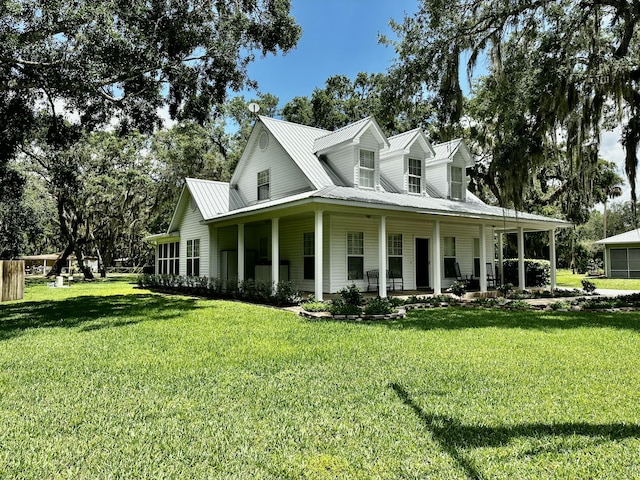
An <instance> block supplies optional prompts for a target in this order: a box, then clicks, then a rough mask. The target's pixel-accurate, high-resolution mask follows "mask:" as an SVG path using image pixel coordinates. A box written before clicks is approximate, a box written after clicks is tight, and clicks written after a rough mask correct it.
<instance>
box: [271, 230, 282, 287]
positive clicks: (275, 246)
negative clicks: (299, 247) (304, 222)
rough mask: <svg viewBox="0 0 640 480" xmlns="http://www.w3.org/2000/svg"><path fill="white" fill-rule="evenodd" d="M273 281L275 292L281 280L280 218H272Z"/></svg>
mask: <svg viewBox="0 0 640 480" xmlns="http://www.w3.org/2000/svg"><path fill="white" fill-rule="evenodd" d="M271 281H272V282H273V292H274V293H276V291H277V289H278V282H279V281H280V219H279V218H273V219H271Z"/></svg>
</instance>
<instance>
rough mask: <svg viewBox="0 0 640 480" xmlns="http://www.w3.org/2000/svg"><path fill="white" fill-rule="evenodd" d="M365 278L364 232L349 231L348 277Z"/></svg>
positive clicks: (354, 278) (352, 278)
mask: <svg viewBox="0 0 640 480" xmlns="http://www.w3.org/2000/svg"><path fill="white" fill-rule="evenodd" d="M363 278H364V233H363V232H347V279H348V280H362V279H363Z"/></svg>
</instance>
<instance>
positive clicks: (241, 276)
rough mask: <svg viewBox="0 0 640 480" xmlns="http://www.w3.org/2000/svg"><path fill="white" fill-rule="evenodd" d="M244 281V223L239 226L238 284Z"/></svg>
mask: <svg viewBox="0 0 640 480" xmlns="http://www.w3.org/2000/svg"><path fill="white" fill-rule="evenodd" d="M243 280H244V223H239V224H238V283H240V282H242V281H243Z"/></svg>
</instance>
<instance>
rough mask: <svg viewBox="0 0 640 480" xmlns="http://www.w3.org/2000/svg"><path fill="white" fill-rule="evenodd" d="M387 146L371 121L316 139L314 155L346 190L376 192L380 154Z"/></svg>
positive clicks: (360, 122)
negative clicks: (349, 188)
mask: <svg viewBox="0 0 640 480" xmlns="http://www.w3.org/2000/svg"><path fill="white" fill-rule="evenodd" d="M388 148H389V142H388V141H387V138H386V137H385V135H384V133H383V132H382V130H381V129H380V126H379V125H378V123H377V122H376V121H375V119H374V118H372V117H367V118H364V119H362V120H360V121H358V122H355V123H352V124H350V125H347V126H346V127H343V128H341V129H338V130H336V131H334V132H331V133H329V134H327V135H323V136H321V137H319V138H317V139H316V140H315V142H314V146H313V149H314V153H315V155H316V156H317V157H318V158H320V159H321V160H322V161H324V162H326V163H327V164H328V165H329V166H330V167H331V168H332V169H333V170H334V171H335V172H336V173H337V174H338V175H339V176H340V177H341V178H342V179H343V181H344V183H345V184H346V185H348V186H352V187H356V188H363V189H373V190H380V152H381V151H382V150H383V149H388Z"/></svg>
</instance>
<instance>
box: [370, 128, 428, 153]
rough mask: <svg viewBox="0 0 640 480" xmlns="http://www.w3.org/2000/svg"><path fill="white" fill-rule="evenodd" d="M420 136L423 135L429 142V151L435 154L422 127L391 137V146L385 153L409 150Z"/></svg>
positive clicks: (425, 140) (389, 139)
mask: <svg viewBox="0 0 640 480" xmlns="http://www.w3.org/2000/svg"><path fill="white" fill-rule="evenodd" d="M419 137H422V139H423V140H424V142H425V143H426V144H427V148H428V150H429V153H430V154H431V155H432V156H434V155H435V150H434V149H433V147H432V146H431V143H430V142H429V140H428V139H427V136H426V135H425V134H424V131H423V130H422V129H421V128H414V129H413V130H409V131H408V132H404V133H400V134H398V135H394V136H393V137H389V138H388V141H389V148H388V149H387V150H386V151H385V152H383V154H384V153H391V152H396V151H398V150H408V149H409V148H411V145H412V144H413V142H415V141H416V140H417V139H418V138H419Z"/></svg>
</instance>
